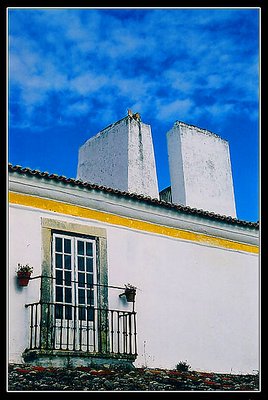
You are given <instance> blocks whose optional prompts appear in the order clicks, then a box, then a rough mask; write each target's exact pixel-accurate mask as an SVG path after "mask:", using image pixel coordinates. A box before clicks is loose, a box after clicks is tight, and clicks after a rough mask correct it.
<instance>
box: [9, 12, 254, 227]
mask: <svg viewBox="0 0 268 400" xmlns="http://www.w3.org/2000/svg"><path fill="white" fill-rule="evenodd" d="M8 15H9V16H8V29H9V39H8V62H9V74H8V78H9V110H8V111H9V121H8V124H9V126H8V128H9V131H8V151H9V162H11V163H12V164H19V165H22V166H24V167H30V168H33V169H39V170H41V171H48V172H51V173H57V174H62V175H65V176H67V177H76V169H77V160H78V149H79V147H80V146H81V145H82V144H83V143H84V142H85V140H87V139H88V138H89V137H91V136H93V135H95V134H96V133H97V132H99V131H100V130H101V129H103V128H104V127H106V126H107V125H109V124H111V123H113V122H115V121H117V120H119V119H121V118H123V117H125V116H126V115H127V109H128V108H130V109H132V110H133V111H134V112H139V113H140V114H141V117H142V121H143V122H144V123H147V124H150V125H151V129H152V135H153V143H154V148H155V157H156V165H157V173H158V184H159V190H162V189H163V188H165V187H167V186H169V184H170V178H169V171H168V158H167V144H166V132H167V131H168V130H169V129H170V128H171V127H172V126H173V124H174V122H175V121H176V120H179V121H183V122H185V123H188V124H191V125H196V126H199V127H201V128H204V129H208V130H210V131H212V132H214V133H216V134H218V135H219V136H221V137H222V138H223V139H225V140H228V142H229V146H230V153H231V162H232V169H233V180H234V188H235V197H236V207H237V214H238V218H239V219H243V220H248V221H256V220H258V219H259V216H258V206H259V200H258V190H259V189H258V184H259V176H258V172H259V165H258V163H259V10H258V9H257V8H251V9H248V8H229V9H228V8H215V9H213V8H212V9H209V8H202V9H200V8H197V9H195V8H189V9H180V8H174V9H171V8H168V9H165V8H161V9H158V8H149V9H146V8H142V9H134V8H132V9H125V8H124V9H116V8H109V9H108V8H107V9H105V8H102V9H92V8H89V9H87V8H82V9H68V8H47V9H41V8H40V9H39V8H25V9H19V8H14V9H12V8H10V9H9V12H8Z"/></svg>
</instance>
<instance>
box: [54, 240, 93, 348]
mask: <svg viewBox="0 0 268 400" xmlns="http://www.w3.org/2000/svg"><path fill="white" fill-rule="evenodd" d="M52 276H53V291H52V292H53V296H52V297H53V301H52V302H53V303H54V348H56V349H63V350H82V351H95V350H96V346H97V336H98V331H97V326H98V324H97V312H96V307H97V270H96V241H95V240H94V239H90V238H85V237H78V236H73V235H68V234H62V233H53V236H52Z"/></svg>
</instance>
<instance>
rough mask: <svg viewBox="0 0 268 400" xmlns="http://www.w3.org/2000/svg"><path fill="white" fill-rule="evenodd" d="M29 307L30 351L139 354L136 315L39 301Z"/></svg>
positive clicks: (132, 312) (131, 355) (132, 355)
mask: <svg viewBox="0 0 268 400" xmlns="http://www.w3.org/2000/svg"><path fill="white" fill-rule="evenodd" d="M26 307H27V308H29V310H30V314H29V321H30V332H29V347H28V350H38V349H40V350H66V351H78V352H87V353H91V354H105V355H113V356H115V355H118V356H120V355H124V356H129V357H130V358H135V357H136V355H137V342H136V339H137V331H136V312H135V311H134V310H133V311H120V310H109V309H106V308H98V307H93V306H86V305H72V304H67V303H65V304H64V303H51V302H42V301H39V302H36V303H31V304H26Z"/></svg>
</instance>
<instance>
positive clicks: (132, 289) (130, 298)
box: [123, 283, 137, 303]
mask: <svg viewBox="0 0 268 400" xmlns="http://www.w3.org/2000/svg"><path fill="white" fill-rule="evenodd" d="M136 289H137V288H136V286H133V285H130V283H128V284H127V285H125V291H124V293H123V295H125V296H126V299H127V302H129V303H133V302H134V301H135V296H136Z"/></svg>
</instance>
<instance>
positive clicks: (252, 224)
mask: <svg viewBox="0 0 268 400" xmlns="http://www.w3.org/2000/svg"><path fill="white" fill-rule="evenodd" d="M8 170H9V172H11V173H12V172H17V173H20V174H25V175H28V176H29V175H34V176H35V177H37V178H44V179H50V180H54V181H56V182H57V181H61V182H62V183H65V184H67V185H75V186H79V187H83V188H87V189H89V190H98V191H102V192H107V193H112V194H114V195H117V196H124V197H129V198H133V199H136V200H139V201H142V202H146V203H148V204H156V205H158V206H162V207H165V208H170V209H175V210H177V211H180V212H183V213H186V214H193V215H199V216H202V217H204V218H208V219H212V220H220V221H224V222H225V223H230V224H234V225H242V226H247V227H250V228H254V229H259V222H250V221H243V220H239V219H237V218H233V217H231V216H226V215H220V214H216V213H213V212H211V211H205V210H202V209H196V208H192V207H188V206H184V205H181V204H174V203H170V202H167V201H164V200H158V199H155V198H151V197H149V196H144V195H141V194H137V193H130V192H125V191H120V190H118V189H113V188H110V187H106V186H99V185H97V184H95V183H89V182H85V181H81V180H80V179H74V178H67V177H66V176H64V175H57V174H50V173H49V172H46V171H45V172H41V171H39V170H36V169H35V170H33V169H30V168H23V167H21V166H20V165H12V164H8Z"/></svg>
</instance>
